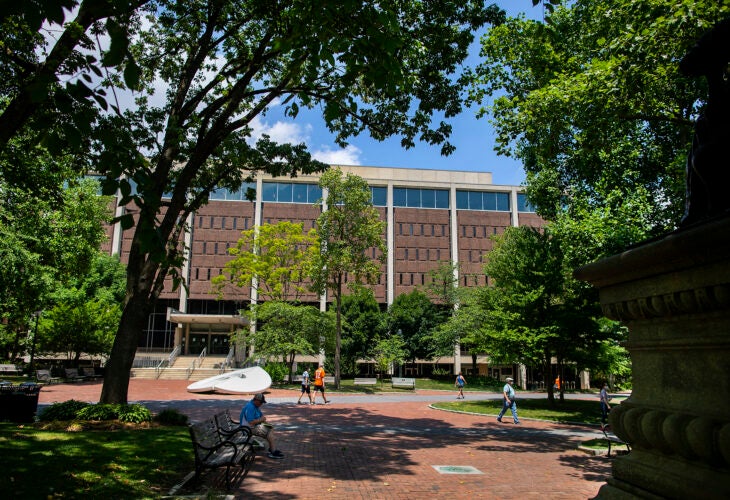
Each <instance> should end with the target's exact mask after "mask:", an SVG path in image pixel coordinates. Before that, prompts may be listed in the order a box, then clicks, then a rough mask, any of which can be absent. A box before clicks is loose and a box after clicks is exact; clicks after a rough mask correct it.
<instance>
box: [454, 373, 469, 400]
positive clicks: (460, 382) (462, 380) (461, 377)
mask: <svg viewBox="0 0 730 500" xmlns="http://www.w3.org/2000/svg"><path fill="white" fill-rule="evenodd" d="M454 385H455V386H456V387H458V388H459V393H458V394H457V395H456V399H464V386H465V385H466V379H465V378H464V375H462V374H461V372H459V374H458V375H457V376H456V382H454Z"/></svg>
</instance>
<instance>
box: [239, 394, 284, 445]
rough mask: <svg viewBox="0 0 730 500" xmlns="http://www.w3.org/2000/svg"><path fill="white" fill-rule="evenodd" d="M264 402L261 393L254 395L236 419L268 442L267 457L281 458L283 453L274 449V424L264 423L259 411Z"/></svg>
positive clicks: (264, 418)
mask: <svg viewBox="0 0 730 500" xmlns="http://www.w3.org/2000/svg"><path fill="white" fill-rule="evenodd" d="M264 403H266V398H264V395H263V393H258V394H256V395H254V397H253V399H252V400H251V401H249V402H248V403H246V405H245V406H244V407H243V409H242V410H241V416H240V417H239V419H238V421H239V422H241V425H248V426H249V427H250V428H251V433H252V434H253V435H254V436H260V437H262V438H265V439H266V440H267V441H268V442H269V455H268V456H269V458H276V459H282V458H284V454H283V453H282V452H281V451H279V450H277V449H276V441H275V440H274V426H273V425H271V424H267V423H266V417H264V415H263V414H262V413H261V405H262V404H264Z"/></svg>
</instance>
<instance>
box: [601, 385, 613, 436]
mask: <svg viewBox="0 0 730 500" xmlns="http://www.w3.org/2000/svg"><path fill="white" fill-rule="evenodd" d="M610 399H611V396H609V395H608V383H607V382H604V383H603V388H602V389H601V394H600V400H601V425H603V426H605V425H606V424H607V423H608V412H609V411H611V405H610V404H608V401H609V400H610Z"/></svg>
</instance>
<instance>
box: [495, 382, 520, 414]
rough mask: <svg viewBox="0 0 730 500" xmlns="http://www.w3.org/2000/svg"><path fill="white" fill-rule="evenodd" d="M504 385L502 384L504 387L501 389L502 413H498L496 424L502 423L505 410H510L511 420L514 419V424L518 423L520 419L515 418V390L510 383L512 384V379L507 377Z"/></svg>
mask: <svg viewBox="0 0 730 500" xmlns="http://www.w3.org/2000/svg"><path fill="white" fill-rule="evenodd" d="M506 382H507V383H506V384H504V387H503V388H502V398H503V401H502V411H500V412H499V415H498V416H497V422H501V421H502V415H504V414H505V413H506V412H507V409H510V410H511V411H512V418H513V419H514V422H515V423H516V424H519V423H520V419H519V418H517V403H516V402H515V390H514V388H513V387H512V383H513V382H514V379H513V378H512V377H507V380H506Z"/></svg>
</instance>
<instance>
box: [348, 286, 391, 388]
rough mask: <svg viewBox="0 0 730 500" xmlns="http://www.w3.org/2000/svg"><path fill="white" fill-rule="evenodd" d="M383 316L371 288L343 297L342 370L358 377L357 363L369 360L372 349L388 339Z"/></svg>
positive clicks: (355, 291)
mask: <svg viewBox="0 0 730 500" xmlns="http://www.w3.org/2000/svg"><path fill="white" fill-rule="evenodd" d="M382 324H383V314H382V313H381V311H380V306H379V305H378V302H377V300H375V295H374V294H373V291H372V290H371V289H370V288H365V287H357V288H356V289H355V290H353V291H352V293H350V294H347V295H344V296H343V297H342V347H341V352H340V354H341V359H342V361H341V367H342V370H343V371H344V373H349V374H355V375H356V374H357V361H358V360H360V359H368V358H369V354H370V350H371V348H372V346H373V345H374V344H375V343H376V341H377V340H378V339H379V338H382V337H383V335H384V332H383V328H382Z"/></svg>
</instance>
